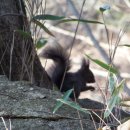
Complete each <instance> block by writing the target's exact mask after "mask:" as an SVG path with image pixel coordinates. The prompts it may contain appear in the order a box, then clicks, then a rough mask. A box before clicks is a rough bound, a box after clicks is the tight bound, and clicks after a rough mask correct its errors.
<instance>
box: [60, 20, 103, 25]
mask: <svg viewBox="0 0 130 130" xmlns="http://www.w3.org/2000/svg"><path fill="white" fill-rule="evenodd" d="M78 21H80V22H84V23H92V24H103V23H102V22H99V21H94V20H85V19H63V20H61V21H60V22H59V23H58V24H60V23H65V22H78Z"/></svg>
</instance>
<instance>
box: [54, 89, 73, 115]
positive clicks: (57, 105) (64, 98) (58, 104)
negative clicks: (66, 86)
mask: <svg viewBox="0 0 130 130" xmlns="http://www.w3.org/2000/svg"><path fill="white" fill-rule="evenodd" d="M72 92H73V89H70V90H68V91H67V92H65V94H64V95H63V97H62V99H63V100H64V101H66V100H68V99H69V96H70V94H71V93H72ZM62 105H63V103H62V102H60V101H57V103H56V105H55V107H54V109H53V113H55V112H56V111H57V110H58V109H59V108H60V107H61V106H62Z"/></svg>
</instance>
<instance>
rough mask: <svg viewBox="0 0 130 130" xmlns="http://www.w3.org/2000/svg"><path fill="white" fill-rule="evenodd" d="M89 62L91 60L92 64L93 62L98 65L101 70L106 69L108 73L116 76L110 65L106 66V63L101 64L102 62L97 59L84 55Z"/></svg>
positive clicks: (115, 71)
mask: <svg viewBox="0 0 130 130" xmlns="http://www.w3.org/2000/svg"><path fill="white" fill-rule="evenodd" d="M86 56H87V57H88V58H89V59H90V60H92V61H93V62H95V63H96V64H98V65H99V66H101V67H102V68H104V69H106V70H108V71H110V72H112V73H114V74H117V73H118V71H117V70H116V69H115V68H113V67H112V66H110V65H108V64H106V63H104V62H102V61H100V60H98V59H93V58H91V57H90V56H89V55H86Z"/></svg>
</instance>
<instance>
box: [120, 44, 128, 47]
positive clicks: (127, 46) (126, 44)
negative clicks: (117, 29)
mask: <svg viewBox="0 0 130 130" xmlns="http://www.w3.org/2000/svg"><path fill="white" fill-rule="evenodd" d="M119 46H126V47H130V44H122V45H119Z"/></svg>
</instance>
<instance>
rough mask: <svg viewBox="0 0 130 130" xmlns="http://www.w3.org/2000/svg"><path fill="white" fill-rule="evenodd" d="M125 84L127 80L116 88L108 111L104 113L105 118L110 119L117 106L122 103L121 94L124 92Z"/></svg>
mask: <svg viewBox="0 0 130 130" xmlns="http://www.w3.org/2000/svg"><path fill="white" fill-rule="evenodd" d="M124 82H125V80H122V81H121V82H120V84H119V85H118V86H117V87H116V88H114V90H113V93H112V95H111V98H110V100H109V102H108V109H107V110H106V111H105V112H104V118H106V117H108V116H109V115H110V113H111V111H112V109H113V108H114V107H115V105H117V104H119V103H120V102H121V99H120V97H119V94H120V93H121V92H122V91H123V88H124Z"/></svg>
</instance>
